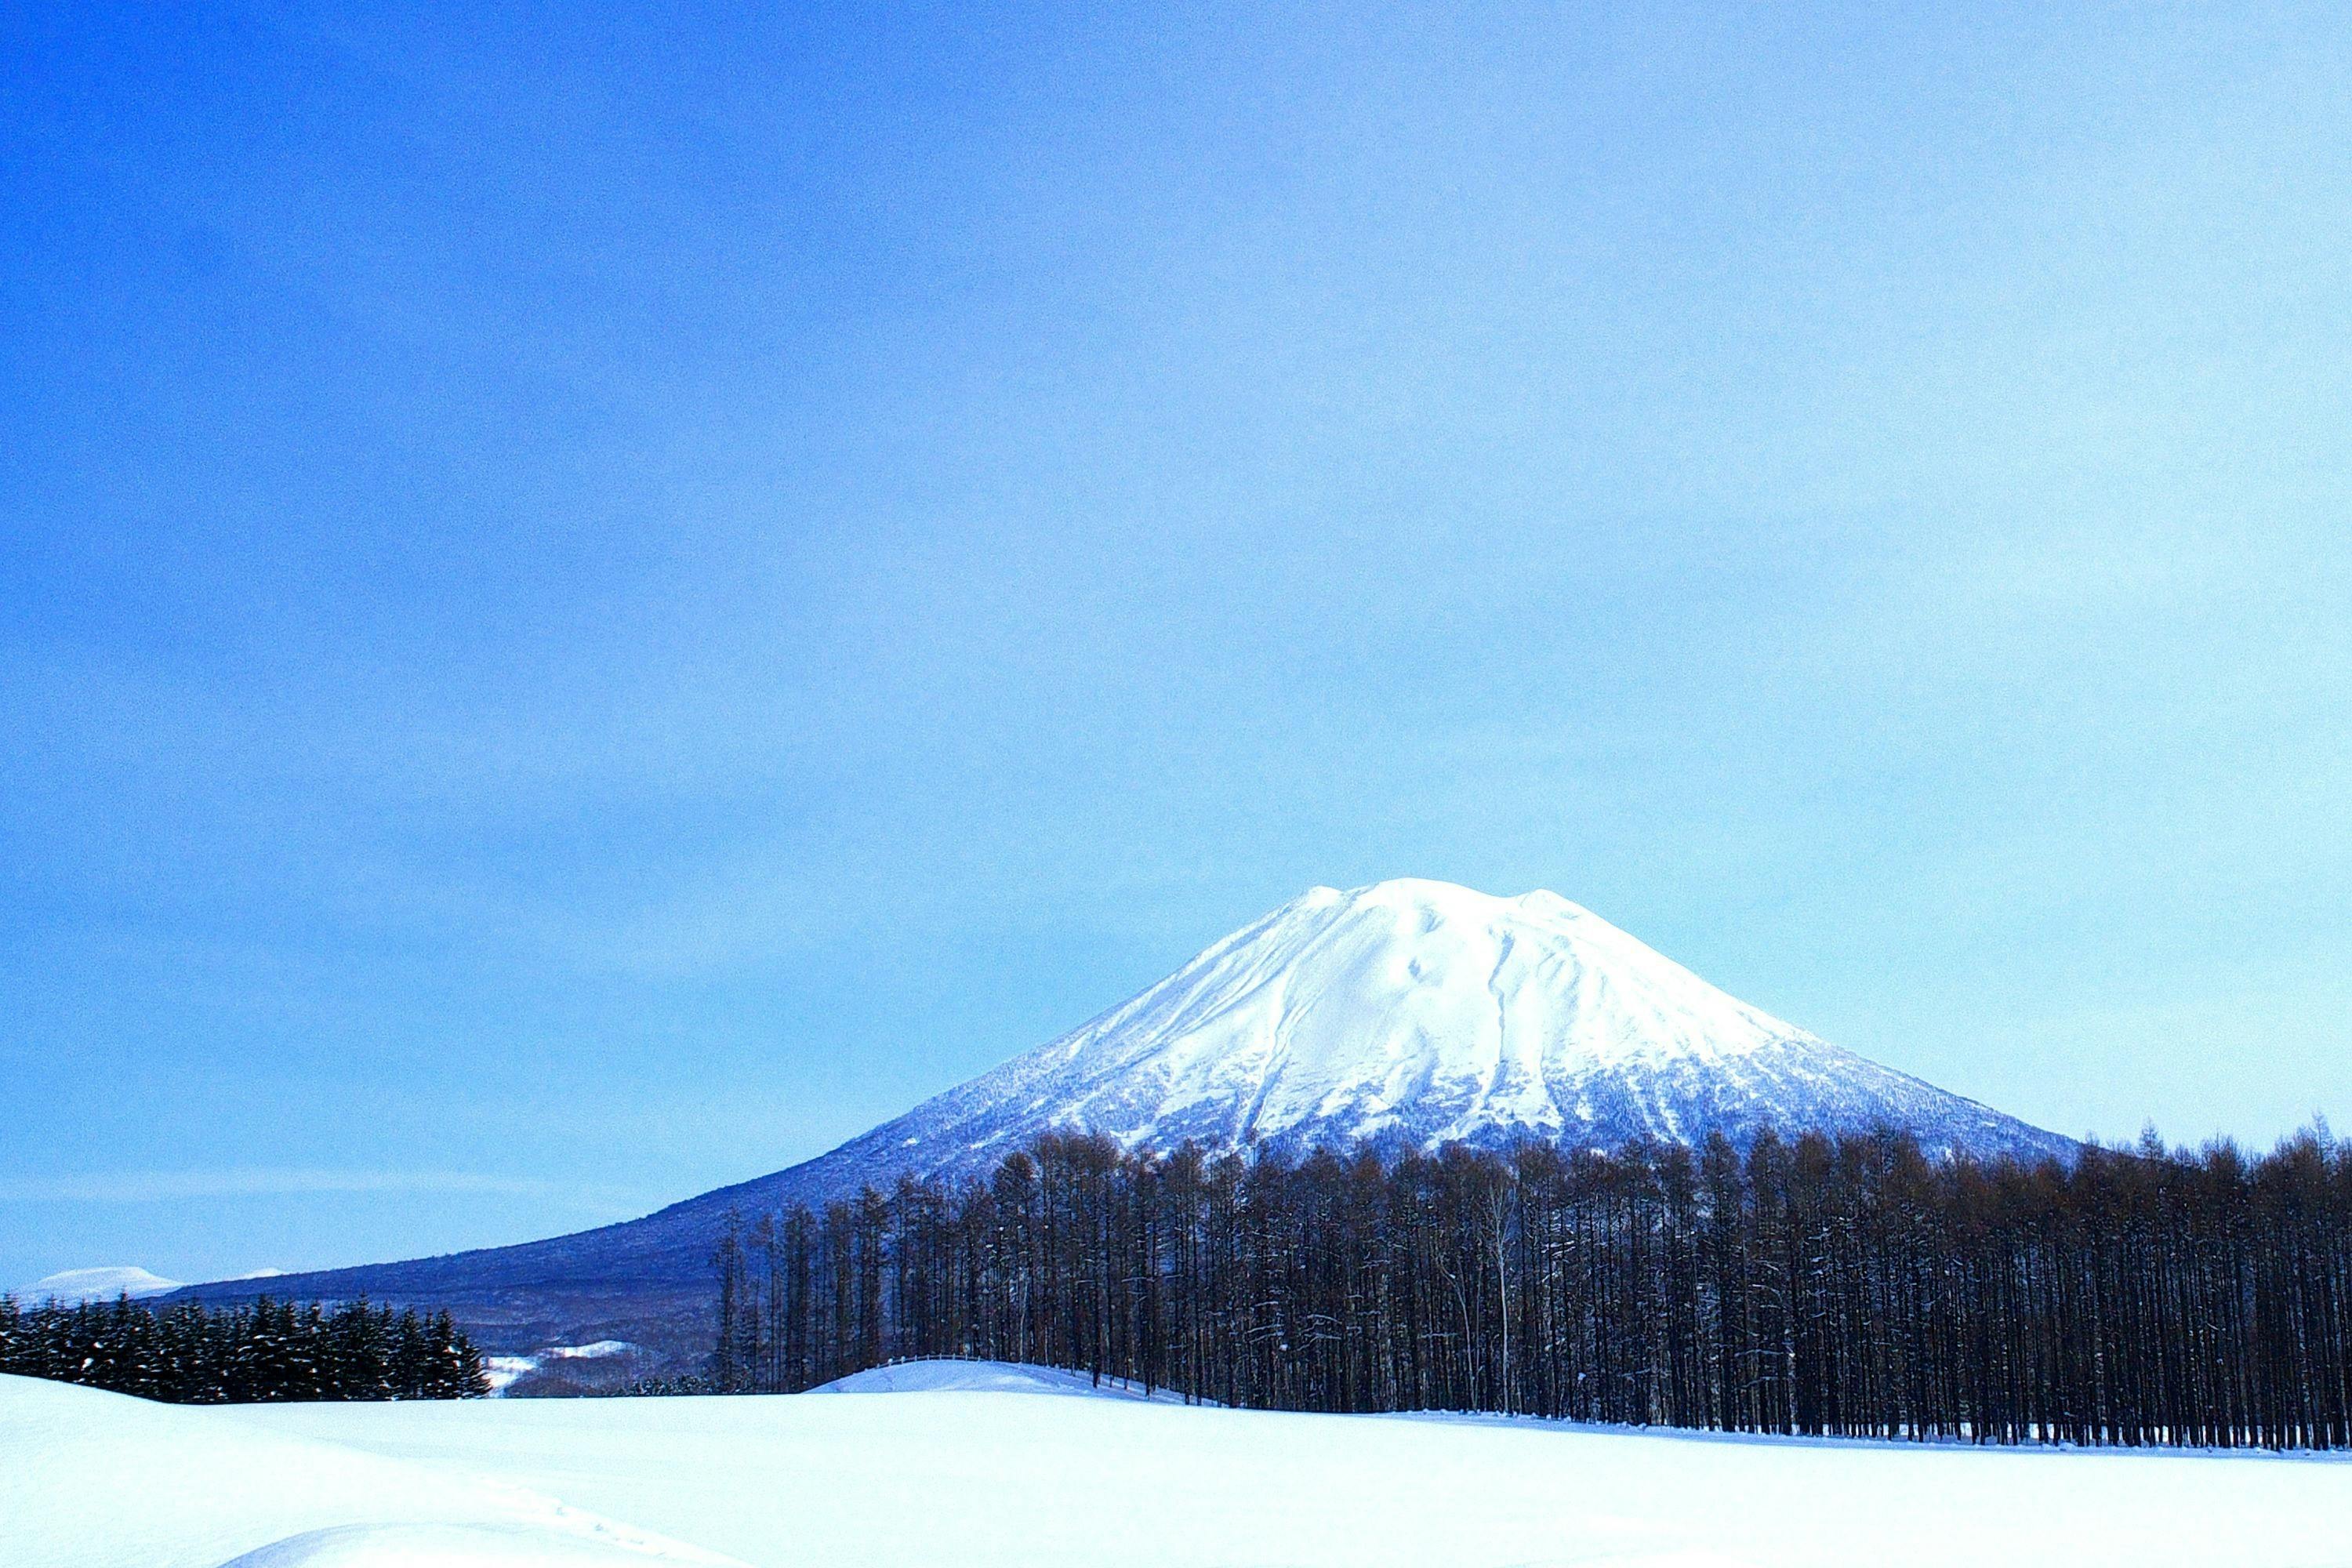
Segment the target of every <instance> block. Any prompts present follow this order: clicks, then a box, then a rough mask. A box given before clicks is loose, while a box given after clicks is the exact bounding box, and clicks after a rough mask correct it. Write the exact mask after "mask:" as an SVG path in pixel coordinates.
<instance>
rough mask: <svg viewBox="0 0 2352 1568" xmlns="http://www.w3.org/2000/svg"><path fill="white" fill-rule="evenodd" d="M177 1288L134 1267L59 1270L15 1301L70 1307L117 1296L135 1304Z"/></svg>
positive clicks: (173, 1281)
mask: <svg viewBox="0 0 2352 1568" xmlns="http://www.w3.org/2000/svg"><path fill="white" fill-rule="evenodd" d="M179 1288H180V1281H179V1280H177V1279H164V1278H163V1276H162V1275H160V1274H152V1273H150V1272H148V1271H147V1270H146V1269H144V1268H139V1267H138V1266H137V1265H136V1264H118V1265H114V1266H111V1267H109V1268H68V1269H64V1270H61V1271H60V1272H58V1273H56V1274H52V1275H50V1276H49V1277H48V1278H47V1279H36V1280H35V1281H33V1283H31V1284H30V1285H27V1286H26V1287H25V1289H23V1290H22V1291H20V1292H18V1299H19V1300H26V1301H59V1302H64V1303H66V1304H68V1305H70V1304H72V1303H74V1302H77V1301H111V1300H114V1299H115V1298H116V1297H118V1296H128V1297H130V1298H131V1299H132V1300H137V1299H138V1298H140V1297H142V1296H161V1295H162V1294H163V1293H164V1292H165V1291H166V1290H176V1289H179Z"/></svg>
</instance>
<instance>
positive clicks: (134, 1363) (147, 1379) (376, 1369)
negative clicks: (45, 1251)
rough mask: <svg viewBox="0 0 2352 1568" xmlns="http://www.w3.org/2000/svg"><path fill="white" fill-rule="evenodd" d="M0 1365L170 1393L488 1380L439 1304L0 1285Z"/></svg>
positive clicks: (351, 1392)
mask: <svg viewBox="0 0 2352 1568" xmlns="http://www.w3.org/2000/svg"><path fill="white" fill-rule="evenodd" d="M0 1373H19V1374H21V1375H23V1376H26V1377H47V1378H54V1379H56V1380H58V1382H61V1383H82V1384H89V1385H90V1386H91V1387H93V1388H106V1389H111V1390H113V1391H114V1392H115V1393H117V1394H138V1395H140V1396H141V1397H142V1398H145V1399H161V1400H165V1401H168V1402H170V1403H172V1404H174V1405H241V1404H255V1403H261V1402H265V1401H273V1400H284V1399H462V1398H467V1397H470V1396H472V1395H475V1394H486V1393H488V1391H489V1384H488V1381H487V1380H486V1379H485V1378H484V1377H483V1375H482V1358H481V1356H480V1354H479V1353H478V1352H477V1351H476V1350H475V1349H474V1344H473V1342H472V1341H471V1340H469V1339H467V1337H466V1335H465V1333H464V1331H461V1330H460V1329H458V1327H457V1325H456V1324H455V1323H453V1322H451V1321H450V1320H449V1316H448V1314H447V1313H446V1312H442V1313H436V1314H434V1315H433V1316H431V1317H424V1318H421V1317H419V1316H417V1314H416V1313H415V1312H414V1311H402V1312H399V1313H394V1311H393V1310H391V1309H390V1308H388V1307H371V1306H369V1305H368V1304H367V1303H366V1302H364V1301H347V1302H344V1303H343V1304H341V1306H338V1307H336V1308H334V1309H333V1310H327V1309H325V1308H322V1307H319V1306H316V1305H310V1306H297V1305H295V1304H294V1303H293V1302H291V1301H272V1300H266V1299H265V1300H259V1301H257V1302H255V1303H253V1304H252V1305H251V1306H249V1307H231V1308H224V1309H218V1310H206V1309H205V1308H204V1307H202V1306H200V1305H198V1304H196V1303H194V1302H193V1301H189V1302H181V1303H178V1304H175V1305H173V1306H169V1307H164V1308H163V1309H161V1310H157V1309H154V1308H151V1307H148V1306H145V1305H143V1304H142V1303H140V1302H137V1301H131V1300H120V1299H118V1300H113V1301H100V1302H86V1303H84V1304H82V1305H79V1306H57V1305H50V1304H42V1305H39V1306H33V1307H21V1306H19V1305H18V1303H17V1302H16V1300H13V1299H11V1298H9V1297H5V1296H0Z"/></svg>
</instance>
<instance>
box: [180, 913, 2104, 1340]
mask: <svg viewBox="0 0 2352 1568" xmlns="http://www.w3.org/2000/svg"><path fill="white" fill-rule="evenodd" d="M1768 1125H1769V1126H1772V1127H1776V1128H1779V1129H1781V1130H1783V1131H1791V1132H1793V1131H1803V1130H1807V1129H1816V1128H1817V1129H1821V1130H1822V1131H1864V1130H1868V1129H1872V1128H1878V1127H1891V1128H1896V1129H1900V1130H1902V1131H1908V1132H1910V1133H1912V1134H1913V1135H1914V1136H1916V1138H1917V1139H1918V1140H1919V1142H1921V1144H1922V1145H1923V1146H1925V1147H1926V1148H1927V1149H1928V1150H1929V1151H1930V1152H1937V1153H1945V1152H1953V1151H1958V1150H1965V1151H1969V1152H1975V1153H1979V1154H1988V1155H1991V1154H2011V1155H2016V1156H2019V1157H2022V1158H2035V1157H2040V1156H2042V1155H2053V1156H2058V1157H2062V1158H2063V1157H2064V1156H2065V1155H2066V1154H2067V1153H2068V1152H2070V1151H2071V1150H2072V1148H2073V1147H2074V1145H2073V1144H2072V1143H2071V1142H2070V1141H2068V1140H2066V1139H2063V1138H2060V1137H2058V1136H2056V1135H2055V1134H2053V1133H2049V1132H2045V1131H2042V1130H2040V1129H2038V1128H2034V1127H2031V1126H2028V1125H2027V1124H2025V1123H2023V1122H2021V1121H2016V1120H2015V1119H2013V1118H2011V1117H2008V1116H2003V1115H2001V1114H2000V1112H1998V1111H1995V1110H1990V1109H1988V1108H1986V1107H1984V1106H1982V1105H1979V1104H1977V1103H1976V1102H1975V1101H1973V1100H1965V1099H1962V1098H1961V1097H1959V1096H1958V1095H1954V1094H1949V1093H1947V1092H1946V1091H1944V1090H1942V1089H1937V1088H1935V1087H1933V1086H1932V1085H1929V1084H1927V1083H1923V1082H1921V1081H1920V1080H1918V1079H1914V1078H1910V1077H1907V1076H1906V1075H1904V1074H1902V1073H1898V1072H1895V1071H1894V1070H1892V1069H1891V1068H1885V1067H1881V1066H1879V1065H1878V1064H1877V1063H1875V1062H1873V1061H1870V1060H1868V1059H1867V1058H1863V1057H1860V1056H1857V1055H1855V1054H1854V1053H1853V1052H1852V1051H1849V1050H1845V1049H1843V1047H1837V1046H1833V1045H1831V1044H1829V1043H1828V1042H1826V1041H1824V1040H1822V1039H1819V1038H1817V1037H1814V1036H1812V1035H1810V1034H1808V1033H1806V1032H1805V1031H1804V1030H1802V1029H1799V1028H1797V1027H1795V1026H1792V1025H1789V1024H1785V1023H1783V1022H1781V1021H1780V1020H1779V1019H1777V1018H1774V1017H1772V1016H1769V1014H1766V1013H1763V1012H1760V1011H1759V1010H1758V1009H1756V1008H1754V1007H1751V1006H1748V1005H1747V1004H1745V1003H1743V1002H1740V1001H1738V999H1737V998H1735V997H1732V996H1730V995H1728V994H1725V993H1724V992H1722V991H1720V990H1718V989H1717V988H1716V987H1715V986H1713V985H1710V984H1707V983H1706V981H1704V980H1701V979H1700V978H1699V977H1698V976H1697V975H1696V974H1693V973H1691V972H1690V971H1688V970H1686V969H1685V968H1683V967H1682V966H1681V965H1679V964H1677V963H1674V962H1673V961H1671V960H1670V959H1667V958H1665V957H1664V956H1663V955H1662V954H1660V953H1658V952H1654V950H1652V949H1651V948H1649V947H1647V946H1644V945H1643V943H1642V942H1638V941H1636V940H1635V939H1633V937H1632V936H1629V935H1627V934H1626V933H1625V932H1624V931H1620V930H1618V929H1617V928H1616V927H1615V926H1612V925H1611V924H1610V923H1609V922H1608V921H1604V920H1602V919H1601V917H1600V916H1598V915H1595V914H1593V913H1591V911H1590V910H1584V909H1581V908H1579V907H1578V906H1577V905H1575V904H1572V903H1570V902H1569V901H1568V900H1565V899H1562V898H1559V896H1558V895H1556V894H1552V893H1548V892H1536V893H1529V894H1527V895H1525V896H1523V897H1520V898H1516V899H1504V898H1496V897H1491V896H1489V895H1487V894H1484V893H1478V892H1474V891H1472V890H1471V889H1466V888H1460V887H1455V886H1454V885H1452V884H1450V883H1444V882H1430V881H1418V880H1398V881H1391V882H1381V883H1378V884H1376V885H1374V886H1371V887H1368V888H1360V889H1355V890H1353V891H1351V892H1340V891H1337V890H1335V889H1329V888H1317V889H1312V890H1310V891H1309V892H1307V894H1305V895H1304V896H1302V897H1300V898H1298V899H1297V900H1293V901H1292V902H1291V903H1289V904H1286V905H1285V906H1284V907H1282V908H1281V909H1279V910H1275V911H1274V912H1273V913H1272V914H1269V915H1267V916H1265V918H1264V919H1262V920H1260V921H1256V922H1255V924H1252V925H1250V926H1248V927H1245V928H1244V929H1243V930H1242V931H1236V932H1235V933H1234V934H1233V935H1232V936H1230V937H1227V938H1226V939H1225V940H1224V941H1223V942H1218V943H1217V944H1216V945H1214V946H1213V947H1211V948H1209V949H1208V950H1207V951H1206V952H1202V953H1201V954H1200V955H1199V956H1198V957H1196V958H1194V959H1193V960H1192V962H1191V963H1187V964H1186V965H1185V966H1184V967H1183V968H1181V969H1180V970H1178V971H1177V972H1176V973H1173V974H1171V975H1170V976H1169V977H1168V978H1167V979H1165V980H1162V981H1160V983H1159V984H1156V985H1153V986H1151V987H1150V988H1149V989H1147V990H1145V991H1144V992H1142V993H1141V994H1139V995H1137V996H1135V997H1134V998H1132V999H1131V1000H1129V1001H1128V1002H1126V1003H1123V1004H1121V1005H1119V1006H1118V1007H1115V1008H1113V1009H1111V1010H1110V1011H1109V1012H1108V1013H1105V1014H1103V1015H1102V1016H1099V1017H1097V1018H1096V1019H1094V1020H1092V1021H1091V1022H1089V1023H1087V1024H1086V1025H1084V1026H1081V1027H1079V1028H1077V1029H1076V1030H1074V1031H1072V1032H1071V1033H1069V1034H1067V1035H1065V1036H1064V1037H1061V1038H1060V1039H1057V1040H1055V1041H1053V1042H1051V1043H1049V1044H1047V1045H1045V1046H1043V1047H1038V1048H1037V1049H1035V1050H1034V1051H1031V1052H1029V1053H1027V1054H1026V1055H1024V1056H1021V1057H1017V1058H1013V1060H1012V1061H1009V1062H1007V1063H1005V1064H1004V1065H1003V1066H1002V1067H999V1068H995V1069H994V1070H993V1071H991V1072H988V1073H984V1074H982V1076H981V1077H979V1078H976V1079H972V1080H971V1082H969V1083H966V1084H964V1085H961V1087H959V1088H956V1089H950V1090H948V1091H947V1092H946V1093H944V1094H941V1095H939V1096H937V1097H936V1098H934V1099H931V1100H926V1101H924V1102H923V1103H922V1104H920V1105H919V1106H917V1107H915V1109H913V1110H910V1111H908V1113H907V1114H906V1115H904V1116H901V1117H898V1118H897V1119H896V1120H894V1121H887V1122H885V1123H883V1124H882V1125H881V1126H879V1127H877V1128H875V1129H874V1130H873V1131H869V1132H867V1133H865V1134H864V1135H862V1136H860V1137H857V1138H855V1139H852V1140H851V1141H850V1142H846V1143H845V1144H843V1145H842V1146H841V1147H839V1148H837V1149H835V1150H834V1151H832V1152H829V1153H826V1154H824V1155H821V1156H819V1157H818V1158H816V1159H814V1160H811V1161H808V1162H807V1163H803V1164H800V1165H796V1166H793V1167H792V1168H791V1169H789V1170H785V1171H781V1172H778V1173H774V1174H772V1175H769V1176H763V1177H761V1178H759V1179H757V1180H755V1181H751V1182H746V1183H743V1184H740V1185H737V1186H732V1187H725V1188H721V1189H719V1190H718V1191H716V1192H712V1193H706V1194H702V1195H701V1196H699V1197H696V1198H691V1199H688V1200H687V1201H686V1202H684V1203H681V1204H677V1205H672V1206H671V1207H669V1208H667V1209H664V1210H661V1211H660V1212H659V1213H657V1214H654V1215H648V1216H646V1218H644V1219H641V1220H634V1221H631V1222H629V1223H627V1224H625V1225H617V1226H606V1227H604V1228H603V1229H601V1230H594V1231H585V1232H582V1233H580V1234H578V1235H575V1236H569V1237H555V1238H553V1239H551V1240H548V1241H541V1242H532V1243H529V1244H526V1245H524V1246H521V1247H503V1248H497V1249H493V1250H488V1251H483V1252H475V1253H464V1254H458V1255H456V1256H454V1257H449V1258H430V1259H422V1260H418V1261H416V1262H412V1263H402V1264H387V1265H380V1266H375V1267H372V1268H360V1269H343V1270H338V1271H336V1272H334V1273H331V1274H320V1275H311V1276H290V1277H288V1278H286V1279H278V1280H274V1281H272V1282H271V1285H270V1289H273V1290H275V1291H277V1292H278V1293H281V1294H283V1293H288V1292H292V1293H297V1294H303V1293H321V1292H323V1293H330V1294H337V1295H342V1294H351V1293H354V1292H356V1291H359V1290H366V1291H368V1292H369V1293H372V1294H375V1295H379V1296H392V1297H431V1298H435V1299H439V1300H453V1301H457V1302H460V1303H462V1304H465V1305H467V1307H468V1308H469V1309H470V1310H469V1313H468V1315H469V1318H470V1319H471V1320H472V1321H476V1322H478V1323H479V1324H482V1325H483V1326H485V1327H486V1328H490V1329H492V1330H493V1333H492V1338H493V1339H494V1340H495V1339H496V1338H497V1337H499V1336H497V1335H496V1333H495V1327H496V1324H497V1323H498V1321H499V1319H498V1317H496V1316H489V1317H486V1316H485V1313H491V1314H502V1313H509V1312H511V1313H518V1314H520V1317H519V1318H518V1319H516V1320H515V1321H512V1322H511V1323H510V1324H509V1326H510V1327H512V1328H514V1329H515V1330H517V1331H518V1332H520V1331H521V1330H522V1329H523V1327H524V1325H525V1323H527V1322H529V1323H535V1322H536V1321H538V1320H539V1319H540V1318H541V1317H543V1316H546V1313H545V1312H543V1311H542V1310H541V1307H542V1306H543V1305H544V1303H545V1302H547V1301H549V1300H556V1299H559V1298H560V1299H561V1300H563V1301H564V1302H566V1303H567V1305H566V1306H565V1308H564V1309H563V1314H564V1315H563V1316H562V1320H561V1321H560V1322H558V1321H553V1320H551V1321H550V1322H549V1325H548V1331H551V1332H553V1331H559V1330H560V1331H562V1332H564V1333H569V1334H574V1335H577V1334H586V1333H592V1332H597V1333H601V1332H606V1331H617V1329H618V1328H619V1327H621V1326H624V1325H632V1326H633V1325H636V1324H641V1323H642V1321H643V1318H642V1314H643V1313H644V1312H645V1311H646V1310H651V1309H652V1307H653V1306H654V1304H655V1303H657V1302H658V1303H663V1304H665V1305H663V1307H662V1310H665V1311H672V1310H675V1311H686V1312H691V1311H693V1310H698V1307H699V1302H700V1298H701V1295H702V1294H703V1291H704V1287H703V1276H704V1273H705V1270H706V1266H707V1258H708V1256H709V1247H710V1244H711V1241H712V1240H713V1238H714V1237H715V1236H716V1235H717V1233H718V1231H719V1227H720V1226H722V1225H723V1224H724V1223H725V1216H726V1215H727V1214H728V1213H729V1212H730V1210H736V1209H740V1210H741V1211H742V1212H744V1213H746V1214H754V1213H760V1212H764V1211H768V1210H772V1209H773V1208H776V1207H779V1206H782V1205H791V1204H794V1203H805V1204H809V1205H813V1206H814V1205H822V1204H823V1203H824V1202H826V1201H828V1200H830V1199H833V1198H837V1197H843V1196H846V1195H849V1194H853V1193H855V1192H856V1191H857V1190H858V1189H859V1188H860V1187H862V1186H864V1185H866V1184H875V1185H877V1186H887V1184H890V1183H891V1182H893V1181H895V1180H896V1179H897V1178H898V1177H899V1176H900V1175H916V1176H932V1175H937V1176H943V1177H948V1178H957V1177H962V1176H967V1175H978V1174H981V1173H985V1172H986V1171H987V1170H988V1169H989V1168H991V1167H992V1165H993V1164H994V1163H995V1162H996V1161H997V1160H999V1159H1001V1158H1002V1157H1003V1155H1005V1154H1006V1153H1009V1152H1012V1151H1013V1150H1015V1149H1018V1148H1021V1147H1023V1146H1024V1144H1026V1143H1028V1142H1031V1141H1033V1140H1034V1138H1036V1137H1037V1136H1038V1135H1039V1134H1041V1133H1044V1132H1047V1131H1092V1132H1101V1133H1106V1134H1108V1135H1110V1136H1111V1137H1114V1138H1116V1139H1118V1141H1119V1142H1121V1143H1123V1144H1125V1145H1127V1146H1129V1147H1139V1146H1144V1145H1150V1146H1153V1147H1158V1148H1160V1149H1168V1148H1172V1147H1174V1146H1175V1145H1176V1144H1178V1143H1180V1142H1183V1141H1185V1140H1187V1139H1189V1140H1192V1142H1197V1143H1199V1144H1201V1145H1202V1146H1203V1147H1205V1148H1208V1149H1210V1150H1213V1151H1214V1150H1227V1149H1243V1148H1250V1147H1255V1148H1258V1149H1260V1150H1262V1151H1265V1152H1275V1153H1281V1154H1297V1153H1298V1152H1303V1151H1306V1150H1308V1149H1312V1148H1317V1147H1328V1146H1340V1145H1349V1144H1353V1143H1355V1142H1358V1141H1368V1142H1371V1143H1372V1144H1374V1145H1375V1146H1377V1147H1380V1148H1382V1149H1385V1150H1388V1151H1391V1152H1393V1151H1399V1150H1403V1149H1407V1148H1421V1149H1427V1148H1434V1147H1437V1146H1439V1145H1441V1144H1444V1143H1447V1142H1467V1143H1472V1144H1475V1145H1479V1146H1483V1147H1489V1148H1500V1147H1507V1146H1508V1145H1510V1144H1512V1143H1514V1142H1519V1141H1522V1140H1526V1139H1530V1138H1535V1139H1543V1140H1546V1141H1549V1142H1558V1143H1562V1144H1568V1145H1604V1146H1606V1145H1614V1144H1617V1143H1621V1142H1624V1141H1626V1140H1628V1139H1631V1138H1634V1137H1654V1138H1661V1139H1678V1140H1685V1141H1693V1142H1695V1141H1696V1140H1698V1139H1700V1138H1703V1137H1704V1136H1706V1134H1708V1133H1709V1132H1713V1131H1722V1132H1724V1133H1726V1134H1727V1135H1729V1136H1731V1137H1733V1138H1734V1139H1737V1140H1741V1141H1745V1140H1746V1139H1748V1138H1749V1137H1752V1136H1753V1135H1754V1134H1755V1133H1756V1132H1757V1131H1759V1130H1761V1129H1762V1128H1764V1127H1766V1126H1768ZM252 1289H253V1287H252V1286H250V1285H247V1286H244V1287H241V1288H232V1287H230V1286H205V1287H198V1288H197V1291H198V1293H200V1294H203V1295H205V1296H210V1297H215V1298H219V1297H224V1296H235V1295H246V1294H250V1293H251V1292H252ZM600 1313H602V1314H604V1315H599V1314H600ZM632 1313H635V1314H640V1315H639V1316H635V1317H632V1316H630V1315H629V1314H632ZM615 1314H617V1315H615ZM624 1337H629V1338H640V1339H641V1338H643V1337H644V1335H643V1332H642V1331H635V1332H631V1333H629V1334H626V1335H625V1336H624ZM495 1348H505V1347H504V1346H496V1347H495Z"/></svg>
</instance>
